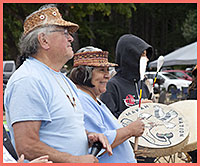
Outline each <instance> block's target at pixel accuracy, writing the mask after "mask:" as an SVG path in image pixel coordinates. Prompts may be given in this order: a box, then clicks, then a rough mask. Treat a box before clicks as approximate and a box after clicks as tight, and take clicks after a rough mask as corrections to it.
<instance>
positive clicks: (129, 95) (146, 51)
mask: <svg viewBox="0 0 200 166" xmlns="http://www.w3.org/2000/svg"><path fill="white" fill-rule="evenodd" d="M152 53H153V48H152V46H150V45H149V44H147V43H146V42H145V41H144V40H142V39H141V38H139V37H137V36H135V35H132V34H125V35H123V36H121V37H120V38H119V40H118V42H117V46H116V59H115V63H117V64H118V66H117V67H115V70H116V74H115V75H114V76H113V77H112V78H111V79H110V80H109V81H108V83H107V86H106V92H105V93H103V94H102V95H101V96H100V99H101V100H102V101H103V102H104V103H105V104H106V106H107V107H108V108H109V109H110V111H111V112H112V114H113V115H114V116H115V117H116V118H118V117H119V115H120V114H121V113H122V112H123V111H124V110H126V109H127V108H129V107H131V106H134V105H136V104H139V88H140V87H139V86H138V85H140V84H139V82H140V71H139V69H140V58H141V56H145V57H147V58H148V59H150V57H151V55H152ZM140 86H141V85H140ZM149 96H150V92H149V89H148V87H147V86H146V85H145V83H144V82H142V99H148V98H149ZM142 102H143V103H144V102H151V101H149V100H146V101H142ZM136 155H137V154H136ZM154 159H155V158H144V157H141V156H137V162H138V163H140V162H144V163H153V162H154Z"/></svg>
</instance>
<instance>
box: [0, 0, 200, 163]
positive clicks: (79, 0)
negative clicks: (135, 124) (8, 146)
mask: <svg viewBox="0 0 200 166" xmlns="http://www.w3.org/2000/svg"><path fill="white" fill-rule="evenodd" d="M3 3H197V57H199V56H198V55H199V53H200V44H199V42H198V41H200V30H199V28H198V27H200V0H110V1H105V0H95V2H94V0H70V1H69V0H68V1H67V0H66V1H64V0H43V1H41V0H2V1H1V2H0V20H1V26H0V36H1V38H0V44H1V47H0V52H1V54H3ZM0 61H1V63H0V72H1V73H3V63H2V62H3V56H2V55H1V56H0ZM199 64H200V60H199V58H197V65H198V66H199ZM197 75H198V78H200V72H199V71H198V72H197ZM199 80H200V79H198V88H197V90H198V92H199V90H200V89H199ZM2 82H3V75H2V74H0V92H1V93H0V107H1V109H2V110H3V86H2ZM197 98H198V100H197V101H198V104H197V109H198V108H199V98H200V93H198V94H197ZM199 117H200V112H199V111H197V118H198V121H197V131H198V129H199V126H200V121H199ZM0 119H1V124H3V114H2V113H1V114H0ZM199 138H200V132H197V140H198V142H197V148H198V149H199V147H200V143H199ZM0 142H3V129H2V127H0ZM0 149H1V151H0V152H1V153H0V154H1V157H0V164H1V163H2V162H3V160H2V159H3V153H2V152H3V146H2V144H1V145H0ZM197 156H200V152H199V151H198V152H197ZM199 163H200V157H198V160H197V164H195V163H170V165H171V166H183V165H184V166H191V165H193V166H197V165H198V164H199ZM27 164H28V163H26V165H27ZM157 164H158V165H161V164H162V166H168V165H169V163H161V164H160V163H137V164H136V165H140V166H146V165H152V166H155V165H157ZM3 165H12V166H13V165H20V166H21V165H24V164H22V163H20V164H16V163H14V164H9V163H3ZM28 165H29V164H28ZM33 165H34V164H33ZM40 165H43V166H44V165H49V164H44V163H41V164H37V166H40ZM53 165H55V166H57V165H59V166H61V165H63V166H64V165H65V166H66V165H69V166H93V165H98V164H80V163H77V164H75V163H60V164H59V163H53ZM101 165H104V166H124V165H125V166H132V165H135V164H120V163H117V164H107V163H103V164H101Z"/></svg>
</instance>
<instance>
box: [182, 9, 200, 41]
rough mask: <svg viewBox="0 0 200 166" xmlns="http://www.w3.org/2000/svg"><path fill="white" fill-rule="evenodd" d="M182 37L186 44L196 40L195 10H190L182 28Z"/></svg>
mask: <svg viewBox="0 0 200 166" xmlns="http://www.w3.org/2000/svg"><path fill="white" fill-rule="evenodd" d="M182 31H183V36H184V38H185V39H186V40H187V41H188V42H193V41H196V40H197V10H190V11H189V12H188V14H187V17H186V19H185V22H184V23H183V26H182Z"/></svg>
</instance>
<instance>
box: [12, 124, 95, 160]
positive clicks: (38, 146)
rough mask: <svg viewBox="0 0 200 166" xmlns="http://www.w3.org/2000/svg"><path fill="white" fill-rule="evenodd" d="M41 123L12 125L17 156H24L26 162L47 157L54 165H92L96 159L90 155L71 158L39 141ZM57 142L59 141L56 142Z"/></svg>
mask: <svg viewBox="0 0 200 166" xmlns="http://www.w3.org/2000/svg"><path fill="white" fill-rule="evenodd" d="M40 126H41V121H25V122H17V123H14V124H13V130H14V136H15V146H16V150H17V152H18V155H19V156H20V155H21V154H24V155H25V158H26V159H28V160H33V159H35V158H37V157H40V156H43V155H48V156H49V160H50V161H53V162H54V163H71V162H73V163H94V162H98V160H97V158H95V157H94V156H92V155H84V156H73V155H71V154H69V153H65V152H60V151H58V150H56V149H54V148H51V147H50V146H48V145H46V144H45V143H43V142H41V141H40V138H39V129H40ZM58 141H59V140H58Z"/></svg>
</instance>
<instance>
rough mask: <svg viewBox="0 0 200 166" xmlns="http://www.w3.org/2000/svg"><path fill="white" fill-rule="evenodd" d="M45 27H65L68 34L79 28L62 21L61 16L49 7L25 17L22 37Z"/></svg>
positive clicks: (55, 9) (54, 8) (56, 10)
mask: <svg viewBox="0 0 200 166" xmlns="http://www.w3.org/2000/svg"><path fill="white" fill-rule="evenodd" d="M45 25H57V26H63V27H67V28H68V31H69V32H70V33H74V32H76V31H77V30H78V28H79V26H78V25H77V24H74V23H72V22H69V21H65V20H63V18H62V16H61V14H60V13H59V11H58V9H57V8H56V7H49V8H46V9H41V10H38V11H36V12H34V13H33V14H32V15H30V16H29V17H27V19H26V20H25V22H24V35H26V34H28V33H29V32H31V31H32V30H34V29H35V28H38V27H40V26H45Z"/></svg>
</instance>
